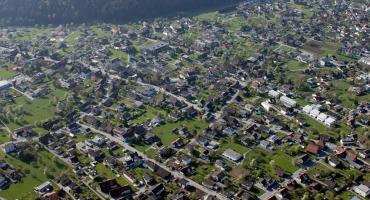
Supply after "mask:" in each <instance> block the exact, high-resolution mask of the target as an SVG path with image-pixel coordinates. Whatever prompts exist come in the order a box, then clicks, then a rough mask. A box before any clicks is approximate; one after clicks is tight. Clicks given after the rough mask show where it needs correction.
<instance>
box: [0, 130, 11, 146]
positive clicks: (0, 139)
mask: <svg viewBox="0 0 370 200" xmlns="http://www.w3.org/2000/svg"><path fill="white" fill-rule="evenodd" d="M9 141H10V136H9V133H8V132H7V131H5V130H4V129H1V128H0V144H4V143H7V142H9Z"/></svg>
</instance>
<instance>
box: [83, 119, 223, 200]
mask: <svg viewBox="0 0 370 200" xmlns="http://www.w3.org/2000/svg"><path fill="white" fill-rule="evenodd" d="M79 125H81V126H82V127H84V128H90V129H91V130H93V131H94V132H96V133H99V134H101V135H103V136H105V137H106V138H108V139H110V140H112V141H114V142H116V143H117V144H119V145H121V146H123V147H124V148H125V149H127V150H129V151H131V152H135V153H137V154H138V155H139V156H141V157H142V158H143V159H144V160H147V161H151V162H153V163H155V164H156V165H158V166H160V167H162V168H163V169H165V170H166V171H168V172H170V173H171V174H172V176H174V178H177V179H185V180H186V181H188V182H189V184H190V185H191V186H193V187H195V188H197V189H199V190H202V191H203V192H205V193H207V194H208V195H210V196H216V197H217V198H218V199H220V200H227V198H226V197H224V196H223V195H221V194H219V193H217V192H215V191H213V190H210V189H208V188H206V187H204V186H203V185H201V184H199V183H197V182H195V181H193V180H191V179H188V178H186V177H185V176H184V175H182V174H181V173H180V172H177V171H173V170H171V169H169V168H168V167H167V166H166V165H164V164H163V163H160V162H158V161H156V160H154V159H151V158H149V157H148V156H146V155H145V154H143V153H142V152H140V151H138V150H137V149H135V148H134V147H132V146H130V145H129V144H127V143H125V142H123V141H122V140H120V139H118V138H116V137H114V136H112V135H111V134H108V133H106V132H104V131H101V130H98V129H95V128H94V127H91V126H87V125H85V124H81V123H79Z"/></svg>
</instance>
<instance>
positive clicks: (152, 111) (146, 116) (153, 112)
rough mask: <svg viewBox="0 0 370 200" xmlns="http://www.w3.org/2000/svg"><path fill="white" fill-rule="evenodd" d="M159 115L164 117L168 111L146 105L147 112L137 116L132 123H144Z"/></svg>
mask: <svg viewBox="0 0 370 200" xmlns="http://www.w3.org/2000/svg"><path fill="white" fill-rule="evenodd" d="M158 115H162V116H164V117H166V116H167V112H166V111H164V110H161V109H158V108H154V107H151V106H145V112H144V113H143V114H142V115H141V116H139V117H137V118H136V119H134V120H132V121H131V123H132V124H143V123H144V122H148V121H151V120H152V119H153V118H155V117H156V116H158Z"/></svg>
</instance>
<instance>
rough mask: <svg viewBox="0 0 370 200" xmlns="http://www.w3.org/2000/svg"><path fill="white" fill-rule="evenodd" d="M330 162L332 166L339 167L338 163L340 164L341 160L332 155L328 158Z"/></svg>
mask: <svg viewBox="0 0 370 200" xmlns="http://www.w3.org/2000/svg"><path fill="white" fill-rule="evenodd" d="M328 163H329V165H330V166H332V167H337V166H338V165H340V162H339V160H338V159H336V158H334V157H331V158H329V159H328Z"/></svg>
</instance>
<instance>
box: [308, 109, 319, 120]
mask: <svg viewBox="0 0 370 200" xmlns="http://www.w3.org/2000/svg"><path fill="white" fill-rule="evenodd" d="M319 114H320V111H319V110H318V109H314V110H311V112H310V116H311V117H313V118H316V117H317V116H319Z"/></svg>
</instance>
